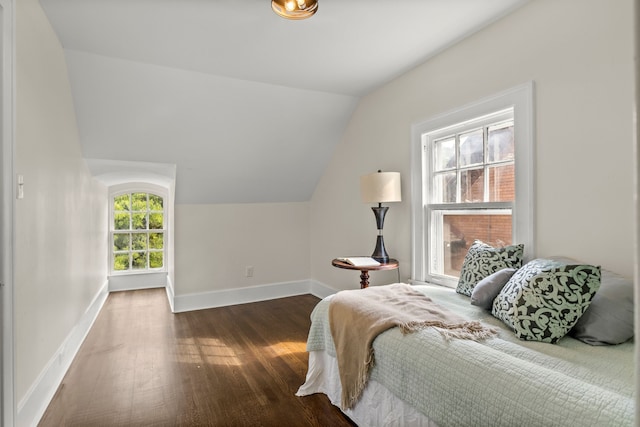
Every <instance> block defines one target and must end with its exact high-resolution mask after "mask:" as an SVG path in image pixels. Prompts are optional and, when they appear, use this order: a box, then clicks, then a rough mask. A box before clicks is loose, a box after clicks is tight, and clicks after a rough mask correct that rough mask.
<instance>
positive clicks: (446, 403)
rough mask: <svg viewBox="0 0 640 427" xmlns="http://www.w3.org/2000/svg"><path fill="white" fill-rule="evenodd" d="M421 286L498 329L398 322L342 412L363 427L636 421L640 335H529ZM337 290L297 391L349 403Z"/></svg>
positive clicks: (316, 325) (316, 330)
mask: <svg viewBox="0 0 640 427" xmlns="http://www.w3.org/2000/svg"><path fill="white" fill-rule="evenodd" d="M414 288H415V289H416V290H418V291H420V292H422V293H424V294H426V295H428V296H429V297H430V298H432V299H433V300H434V301H436V302H437V303H438V304H440V305H442V306H443V307H446V308H447V309H450V310H452V311H454V312H456V313H458V314H460V315H462V316H464V317H465V318H467V319H470V320H479V321H481V322H482V323H483V324H486V325H488V326H491V327H493V328H496V329H497V330H498V336H497V337H496V338H492V339H489V340H485V341H481V342H476V341H468V340H449V341H447V340H445V339H443V337H442V335H441V334H440V333H439V332H437V331H436V330H434V329H433V328H426V329H423V330H420V331H418V332H415V333H411V334H407V335H403V334H402V333H401V332H400V331H399V330H398V328H393V329H390V330H388V331H386V332H384V333H382V334H380V335H379V336H378V337H377V338H376V339H375V341H374V342H373V349H374V352H375V366H374V367H373V369H372V371H371V373H370V378H369V381H368V383H367V386H366V388H365V389H364V392H363V394H362V396H361V398H360V400H359V401H358V403H357V404H356V405H355V406H353V407H352V408H350V409H346V408H341V409H342V410H343V412H344V413H345V414H346V415H347V416H349V417H350V418H351V419H352V420H353V421H354V422H355V423H357V424H358V425H360V426H430V427H433V426H440V427H446V426H493V427H498V426H507V427H512V426H563V427H564V426H631V425H633V422H634V365H633V346H634V345H633V340H630V341H628V342H625V343H622V344H619V345H607V346H593V345H588V344H585V343H584V342H582V341H579V340H577V339H574V338H572V337H570V336H565V337H564V338H562V339H560V340H559V341H558V342H557V343H556V344H549V343H544V342H533V341H522V340H520V339H518V338H517V337H516V336H515V334H514V332H513V331H512V330H511V329H509V328H508V327H507V326H506V325H505V323H503V322H502V321H501V320H499V319H497V318H495V317H494V316H492V315H491V312H490V311H487V310H485V309H483V308H480V307H477V306H474V305H471V304H470V300H469V297H468V296H465V295H460V294H458V293H456V291H455V290H454V289H450V288H446V287H441V286H437V285H420V286H418V285H416V286H414ZM331 298H332V296H329V297H327V298H325V299H323V300H322V301H320V302H319V303H318V305H317V306H316V307H315V309H314V310H313V312H312V314H311V319H312V325H311V328H310V331H309V336H308V340H307V351H308V352H309V368H308V372H307V376H306V380H305V383H304V384H303V385H302V386H301V387H300V388H299V390H298V392H297V395H298V396H306V395H309V394H314V393H324V394H326V395H327V396H328V398H329V399H330V401H331V402H332V403H333V404H334V405H336V406H338V407H340V401H341V400H340V394H341V384H340V380H339V377H338V367H337V361H336V354H335V347H334V344H333V340H332V337H331V332H330V328H329V323H328V307H329V303H330V300H331Z"/></svg>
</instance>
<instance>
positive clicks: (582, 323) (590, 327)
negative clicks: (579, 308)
mask: <svg viewBox="0 0 640 427" xmlns="http://www.w3.org/2000/svg"><path fill="white" fill-rule="evenodd" d="M601 280H602V283H601V284H600V290H599V291H598V292H597V293H596V295H595V297H594V298H593V302H592V303H591V305H590V306H589V308H588V309H587V311H585V312H584V314H583V315H582V317H581V318H580V319H579V320H578V323H576V325H575V326H574V327H573V329H572V330H571V332H570V335H571V336H572V337H574V338H577V339H579V340H580V341H583V342H586V343H587V344H591V345H610V344H621V343H623V342H625V341H628V340H630V339H631V338H632V337H633V283H632V282H631V280H629V279H626V278H624V277H622V276H619V275H617V274H615V273H612V272H610V271H607V270H602V279H601Z"/></svg>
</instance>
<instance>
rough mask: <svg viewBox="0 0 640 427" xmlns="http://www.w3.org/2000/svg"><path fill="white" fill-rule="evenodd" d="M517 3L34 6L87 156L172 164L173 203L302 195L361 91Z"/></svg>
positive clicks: (121, 1) (147, 0) (78, 0)
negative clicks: (293, 16) (56, 44)
mask: <svg viewBox="0 0 640 427" xmlns="http://www.w3.org/2000/svg"><path fill="white" fill-rule="evenodd" d="M524 2H526V0H482V1H478V0H404V1H401V2H400V1H397V0H319V8H318V13H317V14H316V15H315V16H313V17H312V18H310V19H308V20H304V21H288V20H284V19H282V18H280V17H278V16H277V15H276V14H275V13H273V12H272V11H271V6H270V1H269V0H40V3H41V4H42V6H43V9H44V10H45V13H46V14H47V16H48V18H49V20H50V22H51V24H52V26H53V28H54V30H55V31H56V33H57V35H58V37H59V39H60V41H61V43H62V46H63V47H64V49H65V54H66V59H67V65H68V69H69V78H70V81H71V87H72V92H73V99H74V103H75V108H76V114H77V119H78V127H79V132H80V139H81V144H82V150H83V154H84V156H85V157H86V158H88V159H99V160H101V161H103V160H109V161H125V162H143V163H145V164H150V163H151V164H153V163H158V164H162V165H167V164H169V165H175V183H176V202H177V203H255V202H295V201H306V200H309V199H310V198H311V196H312V194H313V191H314V189H315V186H316V184H317V182H318V180H319V179H320V177H321V176H322V174H323V172H324V170H325V168H326V166H327V164H328V162H329V160H330V157H331V154H332V152H333V149H334V147H335V146H336V145H337V144H338V142H339V141H340V140H341V138H342V134H343V132H344V129H345V127H346V125H347V123H348V122H349V119H350V116H351V114H352V112H353V110H354V109H355V107H356V105H357V103H358V101H359V99H360V97H362V96H363V95H366V94H367V93H368V92H370V91H371V90H373V89H375V88H376V87H378V86H380V85H382V84H384V83H386V82H388V81H390V80H391V79H393V78H395V77H397V76H399V75H401V74H402V73H404V72H406V71H408V70H410V69H411V68H413V67H415V66H416V65H418V64H420V63H422V62H424V61H426V60H427V59H428V58H429V57H431V56H433V55H435V54H436V53H438V52H440V51H441V50H443V49H445V48H447V47H448V46H451V45H452V44H454V43H456V42H457V41H459V40H461V39H462V38H464V37H466V36H468V35H470V34H472V33H473V32H475V31H477V30H479V29H481V28H482V27H484V26H486V25H488V24H489V23H491V22H493V21H494V20H496V19H498V18H500V17H502V16H504V15H505V14H507V13H509V12H511V11H512V10H514V9H515V8H516V7H519V6H521V5H522V4H523V3H524ZM128 164H131V163H128Z"/></svg>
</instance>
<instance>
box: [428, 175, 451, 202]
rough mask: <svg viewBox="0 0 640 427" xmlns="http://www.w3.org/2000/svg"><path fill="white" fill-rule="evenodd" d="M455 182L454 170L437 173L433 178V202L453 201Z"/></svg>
mask: <svg viewBox="0 0 640 427" xmlns="http://www.w3.org/2000/svg"><path fill="white" fill-rule="evenodd" d="M456 184H457V178H456V173H455V172H447V173H439V174H437V175H436V176H435V177H434V179H433V194H432V196H431V197H432V199H433V203H455V202H456Z"/></svg>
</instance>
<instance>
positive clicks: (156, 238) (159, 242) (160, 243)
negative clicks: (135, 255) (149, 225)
mask: <svg viewBox="0 0 640 427" xmlns="http://www.w3.org/2000/svg"><path fill="white" fill-rule="evenodd" d="M163 248H164V234H162V233H149V249H163Z"/></svg>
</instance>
